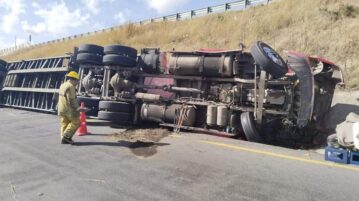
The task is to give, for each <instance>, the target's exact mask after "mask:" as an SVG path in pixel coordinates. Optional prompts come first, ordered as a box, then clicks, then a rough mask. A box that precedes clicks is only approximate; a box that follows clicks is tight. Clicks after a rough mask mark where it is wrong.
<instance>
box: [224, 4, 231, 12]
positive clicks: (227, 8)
mask: <svg viewBox="0 0 359 201" xmlns="http://www.w3.org/2000/svg"><path fill="white" fill-rule="evenodd" d="M230 9H231V8H230V5H229V3H226V4H224V11H228V10H230Z"/></svg>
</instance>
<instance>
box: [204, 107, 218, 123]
mask: <svg viewBox="0 0 359 201" xmlns="http://www.w3.org/2000/svg"><path fill="white" fill-rule="evenodd" d="M206 123H207V125H209V126H213V125H216V124H217V106H215V105H208V106H207V119H206Z"/></svg>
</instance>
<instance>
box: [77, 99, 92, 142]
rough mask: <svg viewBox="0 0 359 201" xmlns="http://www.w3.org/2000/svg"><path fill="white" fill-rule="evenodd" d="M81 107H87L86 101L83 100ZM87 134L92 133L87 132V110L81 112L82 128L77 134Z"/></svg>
mask: <svg viewBox="0 0 359 201" xmlns="http://www.w3.org/2000/svg"><path fill="white" fill-rule="evenodd" d="M81 109H85V103H84V102H81ZM87 134H90V133H89V132H87V126H86V114H85V112H80V128H79V129H77V131H76V135H77V136H82V135H87Z"/></svg>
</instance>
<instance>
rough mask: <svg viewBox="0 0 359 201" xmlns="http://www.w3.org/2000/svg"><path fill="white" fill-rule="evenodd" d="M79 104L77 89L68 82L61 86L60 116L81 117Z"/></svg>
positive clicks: (58, 108) (58, 109) (58, 106)
mask: <svg viewBox="0 0 359 201" xmlns="http://www.w3.org/2000/svg"><path fill="white" fill-rule="evenodd" d="M79 108H80V106H79V103H78V101H77V98H76V87H75V86H74V85H73V84H71V82H70V81H69V80H68V81H66V82H64V83H63V84H62V85H61V86H60V91H59V102H58V105H57V111H58V115H59V116H70V117H74V116H79V115H80V112H79Z"/></svg>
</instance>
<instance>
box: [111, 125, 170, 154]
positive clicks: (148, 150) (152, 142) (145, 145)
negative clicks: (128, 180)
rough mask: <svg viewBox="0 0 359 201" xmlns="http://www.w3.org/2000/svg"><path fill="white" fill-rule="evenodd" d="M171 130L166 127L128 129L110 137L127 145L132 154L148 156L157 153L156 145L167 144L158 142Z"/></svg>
mask: <svg viewBox="0 0 359 201" xmlns="http://www.w3.org/2000/svg"><path fill="white" fill-rule="evenodd" d="M170 133H171V132H170V131H168V130H167V129H162V128H155V129H129V130H126V131H124V132H121V133H115V134H113V135H112V136H111V138H113V139H115V140H116V141H118V142H119V143H121V144H123V145H124V146H126V147H128V148H129V149H130V150H131V152H132V153H133V154H135V155H136V156H139V157H144V158H147V157H150V156H153V155H155V154H156V153H157V147H159V146H165V145H169V144H168V143H159V141H161V140H162V139H163V138H165V137H167V136H168V135H169V134H170Z"/></svg>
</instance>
